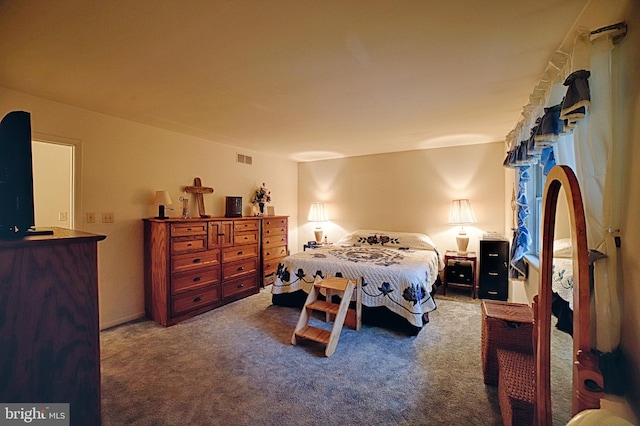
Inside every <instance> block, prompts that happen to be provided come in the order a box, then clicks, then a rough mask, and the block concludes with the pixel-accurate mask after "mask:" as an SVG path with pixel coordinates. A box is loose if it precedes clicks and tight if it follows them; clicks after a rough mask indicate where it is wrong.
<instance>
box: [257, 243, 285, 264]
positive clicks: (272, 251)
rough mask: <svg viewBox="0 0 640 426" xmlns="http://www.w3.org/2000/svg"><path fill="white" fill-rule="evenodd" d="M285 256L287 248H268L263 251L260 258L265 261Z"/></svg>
mask: <svg viewBox="0 0 640 426" xmlns="http://www.w3.org/2000/svg"><path fill="white" fill-rule="evenodd" d="M286 255H287V248H286V247H284V246H281V247H270V248H267V249H265V250H263V254H262V257H263V259H264V260H265V261H267V260H271V259H275V258H280V257H284V256H286Z"/></svg>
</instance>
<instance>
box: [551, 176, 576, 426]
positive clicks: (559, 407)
mask: <svg viewBox="0 0 640 426" xmlns="http://www.w3.org/2000/svg"><path fill="white" fill-rule="evenodd" d="M572 254H573V253H572V245H571V221H570V219H569V206H568V204H567V198H566V194H565V191H564V188H562V187H561V188H560V191H559V193H558V201H557V207H556V218H555V229H554V241H553V269H552V270H553V274H552V281H551V284H552V287H551V291H552V297H551V311H552V313H553V316H552V318H551V333H550V335H551V346H550V351H551V352H550V364H551V408H552V410H551V413H552V420H553V424H554V425H566V424H567V422H568V421H569V420H570V419H571V417H572V415H571V395H572V388H573V386H572V374H573V339H572V337H571V334H572V329H573V303H572V300H573V273H572V271H573V265H572Z"/></svg>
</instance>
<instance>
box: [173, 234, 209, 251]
mask: <svg viewBox="0 0 640 426" xmlns="http://www.w3.org/2000/svg"><path fill="white" fill-rule="evenodd" d="M206 248H207V236H206V235H200V236H197V237H192V238H187V237H185V238H172V239H171V254H180V253H189V252H193V251H202V250H206Z"/></svg>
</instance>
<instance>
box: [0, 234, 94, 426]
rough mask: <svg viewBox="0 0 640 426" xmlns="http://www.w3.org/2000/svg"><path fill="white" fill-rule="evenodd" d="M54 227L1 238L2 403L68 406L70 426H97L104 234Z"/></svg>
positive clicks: (0, 329) (0, 374)
mask: <svg viewBox="0 0 640 426" xmlns="http://www.w3.org/2000/svg"><path fill="white" fill-rule="evenodd" d="M53 230H54V233H53V235H41V236H28V237H25V238H22V239H15V240H1V241H0V377H2V380H0V401H2V402H4V403H9V402H15V403H24V404H29V403H32V404H35V403H69V409H70V411H71V424H72V425H99V424H100V332H99V327H100V325H99V318H98V249H97V242H98V241H100V240H103V239H104V238H105V237H104V236H102V235H94V234H88V233H85V232H78V231H71V230H68V229H62V228H53ZM26 408H29V407H28V406H27V405H25V409H26ZM67 414H69V413H67ZM35 423H37V422H35Z"/></svg>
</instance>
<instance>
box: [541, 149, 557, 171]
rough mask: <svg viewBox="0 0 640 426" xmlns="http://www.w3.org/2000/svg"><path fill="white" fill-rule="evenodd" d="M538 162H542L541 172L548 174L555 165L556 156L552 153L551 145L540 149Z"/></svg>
mask: <svg viewBox="0 0 640 426" xmlns="http://www.w3.org/2000/svg"><path fill="white" fill-rule="evenodd" d="M540 164H542V174H543V175H545V176H546V175H548V174H549V171H551V169H552V168H553V166H555V165H556V157H555V155H554V154H553V147H551V146H550V147H548V148H545V149H543V150H542V154H540Z"/></svg>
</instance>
